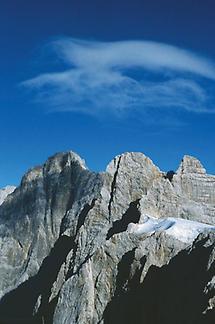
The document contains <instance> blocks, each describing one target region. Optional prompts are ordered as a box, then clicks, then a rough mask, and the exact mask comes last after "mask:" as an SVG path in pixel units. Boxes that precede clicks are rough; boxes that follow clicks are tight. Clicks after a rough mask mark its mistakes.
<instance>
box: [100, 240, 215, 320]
mask: <svg viewBox="0 0 215 324" xmlns="http://www.w3.org/2000/svg"><path fill="white" fill-rule="evenodd" d="M204 243H205V241H201V242H199V243H197V244H196V247H195V249H194V250H192V251H191V252H190V253H189V252H188V251H182V252H180V253H179V254H178V255H177V256H176V257H174V258H173V259H172V260H171V261H170V263H169V264H168V265H165V266H163V267H161V268H159V267H156V266H151V267H150V269H149V270H148V273H147V275H146V277H145V279H144V282H143V283H142V284H140V280H139V279H140V274H141V272H140V271H137V273H136V276H134V277H133V278H132V279H130V281H129V282H128V284H127V285H126V287H123V289H121V290H120V289H119V287H118V284H119V282H118V280H117V282H116V285H117V287H116V293H115V295H114V297H113V299H112V300H111V302H110V303H109V304H108V305H107V307H106V309H105V312H104V323H105V324H173V323H174V324H182V323H183V324H214V318H215V317H214V311H213V313H212V312H211V313H210V312H208V313H207V315H203V314H202V313H203V311H204V310H205V309H206V308H207V304H208V298H209V296H207V295H206V294H205V293H204V288H205V286H206V284H207V283H208V282H209V281H210V280H211V278H212V276H213V275H214V264H213V265H212V266H211V267H210V270H208V271H207V264H208V260H209V257H210V254H211V252H212V247H211V246H209V247H204V246H203V245H204ZM118 270H119V268H118ZM119 292H120V293H119Z"/></svg>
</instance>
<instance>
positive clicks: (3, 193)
mask: <svg viewBox="0 0 215 324" xmlns="http://www.w3.org/2000/svg"><path fill="white" fill-rule="evenodd" d="M15 189H16V187H15V186H6V187H5V188H3V189H0V205H2V204H3V202H4V201H5V199H6V198H7V196H8V195H10V194H11V193H12V192H14V190H15Z"/></svg>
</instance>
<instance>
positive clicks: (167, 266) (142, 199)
mask: <svg viewBox="0 0 215 324" xmlns="http://www.w3.org/2000/svg"><path fill="white" fill-rule="evenodd" d="M11 192H12V190H11ZM1 197H2V191H0V199H1ZM178 218H179V219H178ZM203 223H206V224H203ZM214 225H215V177H214V176H211V175H207V174H206V171H205V169H204V168H203V167H202V165H201V163H200V162H199V161H198V160H197V159H195V158H193V157H189V156H185V157H184V158H183V160H182V162H181V164H180V166H179V168H178V170H177V171H176V173H173V172H172V173H164V172H162V171H160V170H159V169H158V168H157V167H156V166H155V165H154V164H153V162H152V161H151V160H150V159H149V158H148V157H146V156H145V155H144V154H142V153H125V154H122V155H120V156H117V157H116V158H115V159H114V160H113V161H111V162H110V164H109V165H108V167H107V170H106V172H103V173H94V172H91V171H89V170H88V169H87V167H86V165H85V163H84V161H83V160H82V159H81V158H80V157H79V156H78V155H77V154H75V153H73V152H66V153H60V154H56V155H55V156H53V157H51V158H49V159H48V160H47V162H46V163H45V164H44V165H43V166H39V167H36V168H34V169H31V170H29V171H28V172H27V173H26V175H24V177H23V179H22V181H21V184H20V186H19V187H18V188H17V189H16V190H15V191H14V192H13V193H12V194H10V195H8V197H7V199H5V198H4V203H2V204H1V206H0V298H1V300H0V323H48V324H51V323H54V324H61V323H62V324H72V323H74V324H75V323H79V324H97V323H103V324H109V323H110V324H112V323H117V324H119V323H128V324H129V323H138V324H139V323H143V324H144V323H147V324H150V323H153V324H158V323H159V324H169V323H173V318H174V323H176V324H177V323H178V324H179V323H180V324H181V323H185V324H191V323H195V324H196V323H197V324H200V323H201V324H204V323H205V324H212V323H213V322H214V321H213V320H214V309H215V297H214V296H215V294H214V289H215V271H214V269H215V226H214ZM181 309H183V312H182V311H179V310H181Z"/></svg>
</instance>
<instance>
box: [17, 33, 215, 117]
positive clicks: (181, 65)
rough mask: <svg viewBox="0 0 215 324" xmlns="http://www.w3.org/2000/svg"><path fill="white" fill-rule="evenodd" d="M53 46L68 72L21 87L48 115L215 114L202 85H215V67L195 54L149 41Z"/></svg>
mask: <svg viewBox="0 0 215 324" xmlns="http://www.w3.org/2000/svg"><path fill="white" fill-rule="evenodd" d="M50 46H51V47H52V49H54V51H55V53H56V55H57V56H58V58H59V59H60V60H62V61H63V62H64V64H65V63H66V65H67V69H66V70H64V71H63V72H57V71H56V72H52V73H46V74H40V75H38V76H37V77H35V78H33V79H30V80H27V81H25V82H23V84H24V85H25V86H27V87H28V88H31V89H34V90H36V93H37V100H39V101H40V102H41V101H42V102H43V103H45V104H46V106H47V107H49V110H54V111H78V112H83V113H88V114H92V115H102V114H107V113H111V114H114V115H116V116H120V117H121V116H125V115H128V114H130V113H143V112H144V111H145V110H147V111H149V110H156V109H164V108H166V109H165V111H168V110H169V109H171V110H172V109H181V110H186V111H189V112H196V113H197V112H198V113H204V112H205V113H206V112H207V113H208V112H213V109H212V108H211V107H210V100H211V94H210V93H207V91H206V90H204V88H203V86H202V80H203V81H205V80H206V81H205V82H209V83H211V84H213V83H214V80H215V65H214V63H213V62H212V61H210V60H208V59H205V58H202V57H200V56H197V55H196V54H194V53H192V52H191V51H187V50H184V49H180V48H177V47H175V46H170V45H166V44H161V43H156V42H150V41H118V42H106V43H105V42H97V41H84V40H78V39H72V38H71V39H70V38H67V39H61V40H57V41H55V42H53V43H51V45H50Z"/></svg>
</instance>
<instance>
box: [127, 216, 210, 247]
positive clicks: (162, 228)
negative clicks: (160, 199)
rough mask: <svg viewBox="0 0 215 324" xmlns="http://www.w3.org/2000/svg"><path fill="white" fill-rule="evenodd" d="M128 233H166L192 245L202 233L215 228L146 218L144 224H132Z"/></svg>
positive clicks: (185, 220)
mask: <svg viewBox="0 0 215 324" xmlns="http://www.w3.org/2000/svg"><path fill="white" fill-rule="evenodd" d="M127 231H128V232H129V233H133V234H135V235H142V234H145V233H147V234H149V235H152V234H154V233H155V232H165V233H166V234H167V235H170V236H173V237H174V238H176V239H177V240H179V241H182V242H184V243H192V242H193V241H194V240H195V239H196V237H197V236H198V235H199V234H200V233H202V232H205V231H215V226H212V225H208V224H204V223H200V222H195V221H191V220H187V219H182V218H174V217H168V218H163V219H157V218H154V217H149V216H146V217H145V222H144V223H143V224H134V223H130V224H129V225H128V228H127Z"/></svg>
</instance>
